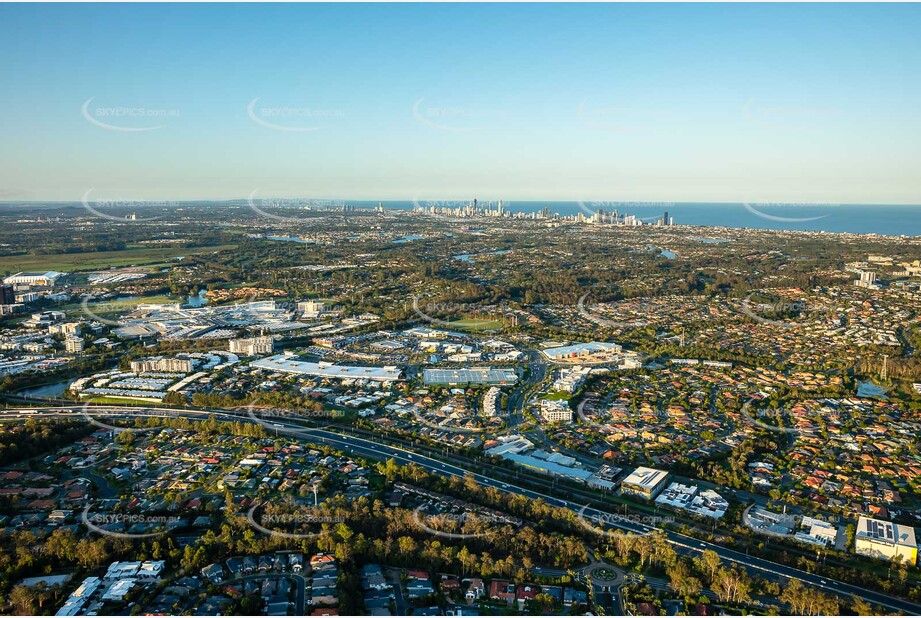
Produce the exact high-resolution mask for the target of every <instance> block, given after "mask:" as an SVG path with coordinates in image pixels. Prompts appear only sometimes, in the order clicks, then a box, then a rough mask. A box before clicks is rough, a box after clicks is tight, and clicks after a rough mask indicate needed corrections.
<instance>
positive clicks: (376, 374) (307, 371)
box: [250, 354, 401, 382]
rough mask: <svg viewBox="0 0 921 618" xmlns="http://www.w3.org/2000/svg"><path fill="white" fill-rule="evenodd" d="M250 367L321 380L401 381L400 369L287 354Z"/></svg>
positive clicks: (258, 362)
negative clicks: (307, 359)
mask: <svg viewBox="0 0 921 618" xmlns="http://www.w3.org/2000/svg"><path fill="white" fill-rule="evenodd" d="M250 367H258V368H260V369H266V370H268V371H280V372H282V373H293V374H297V375H306V376H318V377H321V378H335V379H340V380H344V379H352V380H373V381H375V382H393V381H395V380H399V379H400V375H401V371H400V369H399V368H398V367H353V366H346V365H333V364H332V363H326V362H320V363H311V362H306V361H299V360H296V359H295V358H294V357H293V356H289V355H287V354H277V355H275V356H270V357H268V358H263V359H260V360H257V361H254V362H252V363H250Z"/></svg>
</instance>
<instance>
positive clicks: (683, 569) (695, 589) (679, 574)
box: [666, 560, 702, 597]
mask: <svg viewBox="0 0 921 618" xmlns="http://www.w3.org/2000/svg"><path fill="white" fill-rule="evenodd" d="M666 572H667V573H668V578H669V580H670V583H671V586H672V590H674V591H675V592H677V593H678V594H680V595H681V596H684V597H691V596H694V595H697V594H699V593H700V591H701V588H702V586H701V583H700V580H699V579H697V578H696V577H694V573H693V572H692V571H691V568H690V566H688V563H687V562H685V561H684V560H678V561H676V562H675V563H674V564H673V565H671V566H670V567H668V568H667V569H666Z"/></svg>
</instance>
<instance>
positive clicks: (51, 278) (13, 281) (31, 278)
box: [3, 270, 64, 287]
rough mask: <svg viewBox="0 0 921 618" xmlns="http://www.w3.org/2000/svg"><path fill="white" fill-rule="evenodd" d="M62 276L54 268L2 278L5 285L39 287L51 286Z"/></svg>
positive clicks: (62, 274)
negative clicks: (42, 271) (43, 271)
mask: <svg viewBox="0 0 921 618" xmlns="http://www.w3.org/2000/svg"><path fill="white" fill-rule="evenodd" d="M63 276H64V273H59V272H56V271H54V270H49V271H48V272H45V273H35V272H21V273H16V274H15V275H10V276H9V277H6V278H5V279H4V280H3V283H4V284H5V285H30V286H31V285H34V286H41V287H52V286H54V284H55V283H56V282H57V280H58V279H60V278H61V277H63Z"/></svg>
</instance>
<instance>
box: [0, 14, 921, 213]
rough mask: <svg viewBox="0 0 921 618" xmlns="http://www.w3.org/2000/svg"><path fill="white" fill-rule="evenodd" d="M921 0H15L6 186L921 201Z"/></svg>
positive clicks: (1, 28) (231, 195) (15, 189)
mask: <svg viewBox="0 0 921 618" xmlns="http://www.w3.org/2000/svg"><path fill="white" fill-rule="evenodd" d="M918 32H921V6H919V5H917V4H872V5H871V4H732V5H730V4H674V5H672V4H565V5H564V4H468V5H464V4H399V5H390V4H351V5H348V4H335V5H332V4H200V5H178V4H159V5H138V4H131V5H128V4H84V5H76V4H30V5H15V4H2V5H0V58H2V62H0V84H2V86H3V88H2V89H3V93H4V94H3V96H2V97H0V131H2V132H0V200H7V201H32V200H37V201H43V200H48V201H50V200H64V201H79V200H81V198H83V197H84V196H86V195H88V194H89V195H91V196H92V199H94V200H103V199H111V200H113V201H114V200H119V199H124V200H128V199H131V200H194V199H239V198H246V197H247V196H250V195H254V194H255V193H254V192H257V194H258V195H259V196H260V197H268V196H274V197H309V198H316V199H321V198H326V199H356V200H359V199H361V200H412V199H419V200H436V199H466V198H472V197H478V198H479V199H481V200H487V199H491V200H495V199H506V200H519V201H520V200H548V201H553V200H569V201H574V200H634V201H679V202H694V201H700V202H741V201H750V202H759V203H770V202H785V203H873V204H885V203H892V204H900V203H910V204H921V169H919V166H921V139H919V137H921V115H919V114H918V110H919V109H921V80H919V79H918V73H917V67H919V66H921V37H919V36H918Z"/></svg>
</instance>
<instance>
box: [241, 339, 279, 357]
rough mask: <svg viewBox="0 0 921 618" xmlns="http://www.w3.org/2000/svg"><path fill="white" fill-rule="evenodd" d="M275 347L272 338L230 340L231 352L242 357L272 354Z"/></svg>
mask: <svg viewBox="0 0 921 618" xmlns="http://www.w3.org/2000/svg"><path fill="white" fill-rule="evenodd" d="M274 346H275V342H274V340H273V339H272V337H270V336H264V337H252V338H249V339H231V340H230V351H231V352H233V353H234V354H240V355H241V356H255V355H257V354H271V353H272V351H273V349H274Z"/></svg>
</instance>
